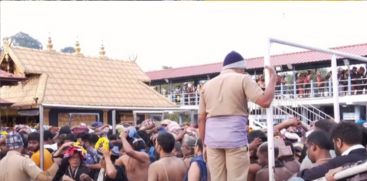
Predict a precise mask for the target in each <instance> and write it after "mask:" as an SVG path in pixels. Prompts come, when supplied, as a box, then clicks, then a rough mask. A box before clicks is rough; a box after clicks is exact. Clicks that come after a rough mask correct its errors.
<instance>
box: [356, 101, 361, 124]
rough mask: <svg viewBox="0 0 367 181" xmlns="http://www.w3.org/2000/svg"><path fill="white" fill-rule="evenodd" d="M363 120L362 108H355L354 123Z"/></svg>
mask: <svg viewBox="0 0 367 181" xmlns="http://www.w3.org/2000/svg"><path fill="white" fill-rule="evenodd" d="M360 119H361V106H358V105H355V106H354V121H356V120H360Z"/></svg>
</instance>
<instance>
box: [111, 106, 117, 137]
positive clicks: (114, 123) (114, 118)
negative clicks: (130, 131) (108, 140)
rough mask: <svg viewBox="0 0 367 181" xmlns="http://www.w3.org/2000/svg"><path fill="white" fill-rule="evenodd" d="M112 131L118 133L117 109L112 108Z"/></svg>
mask: <svg viewBox="0 0 367 181" xmlns="http://www.w3.org/2000/svg"><path fill="white" fill-rule="evenodd" d="M112 133H113V134H116V110H115V109H114V110H112Z"/></svg>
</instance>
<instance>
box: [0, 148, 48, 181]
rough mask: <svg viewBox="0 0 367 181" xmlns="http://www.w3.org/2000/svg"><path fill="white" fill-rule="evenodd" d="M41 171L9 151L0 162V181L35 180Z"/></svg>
mask: <svg viewBox="0 0 367 181" xmlns="http://www.w3.org/2000/svg"><path fill="white" fill-rule="evenodd" d="M41 172H42V170H41V169H40V168H38V167H37V165H36V164H35V163H34V162H33V161H32V160H31V159H30V158H26V157H24V156H22V155H21V154H20V153H19V152H17V151H9V152H8V153H7V154H6V156H5V157H4V158H3V159H2V160H1V161H0V181H29V180H36V178H37V176H38V174H40V173H41Z"/></svg>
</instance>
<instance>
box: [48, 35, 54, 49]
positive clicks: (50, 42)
mask: <svg viewBox="0 0 367 181" xmlns="http://www.w3.org/2000/svg"><path fill="white" fill-rule="evenodd" d="M52 47H53V44H52V39H51V37H48V41H47V50H49V51H50V50H52Z"/></svg>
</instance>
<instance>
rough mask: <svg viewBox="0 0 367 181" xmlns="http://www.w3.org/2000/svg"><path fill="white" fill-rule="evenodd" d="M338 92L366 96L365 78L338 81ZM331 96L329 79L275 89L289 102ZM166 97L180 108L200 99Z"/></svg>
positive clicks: (184, 94)
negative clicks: (290, 100) (296, 99)
mask: <svg viewBox="0 0 367 181" xmlns="http://www.w3.org/2000/svg"><path fill="white" fill-rule="evenodd" d="M338 92H339V96H346V95H360V94H367V78H362V79H350V78H349V79H348V80H340V81H339V90H338ZM332 96H333V85H332V82H331V79H330V80H328V81H323V82H314V81H312V80H311V81H310V83H300V84H280V85H278V86H276V88H275V99H277V100H283V99H284V98H286V99H287V100H289V99H295V98H317V97H332ZM167 97H168V98H169V100H171V101H172V102H174V103H176V104H178V105H181V106H189V105H199V99H200V95H199V93H198V92H197V91H195V92H189V93H187V92H181V93H172V94H169V95H168V96H167ZM307 107H311V106H307ZM320 114H322V113H320ZM324 116H326V115H324ZM326 117H327V116H326Z"/></svg>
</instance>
